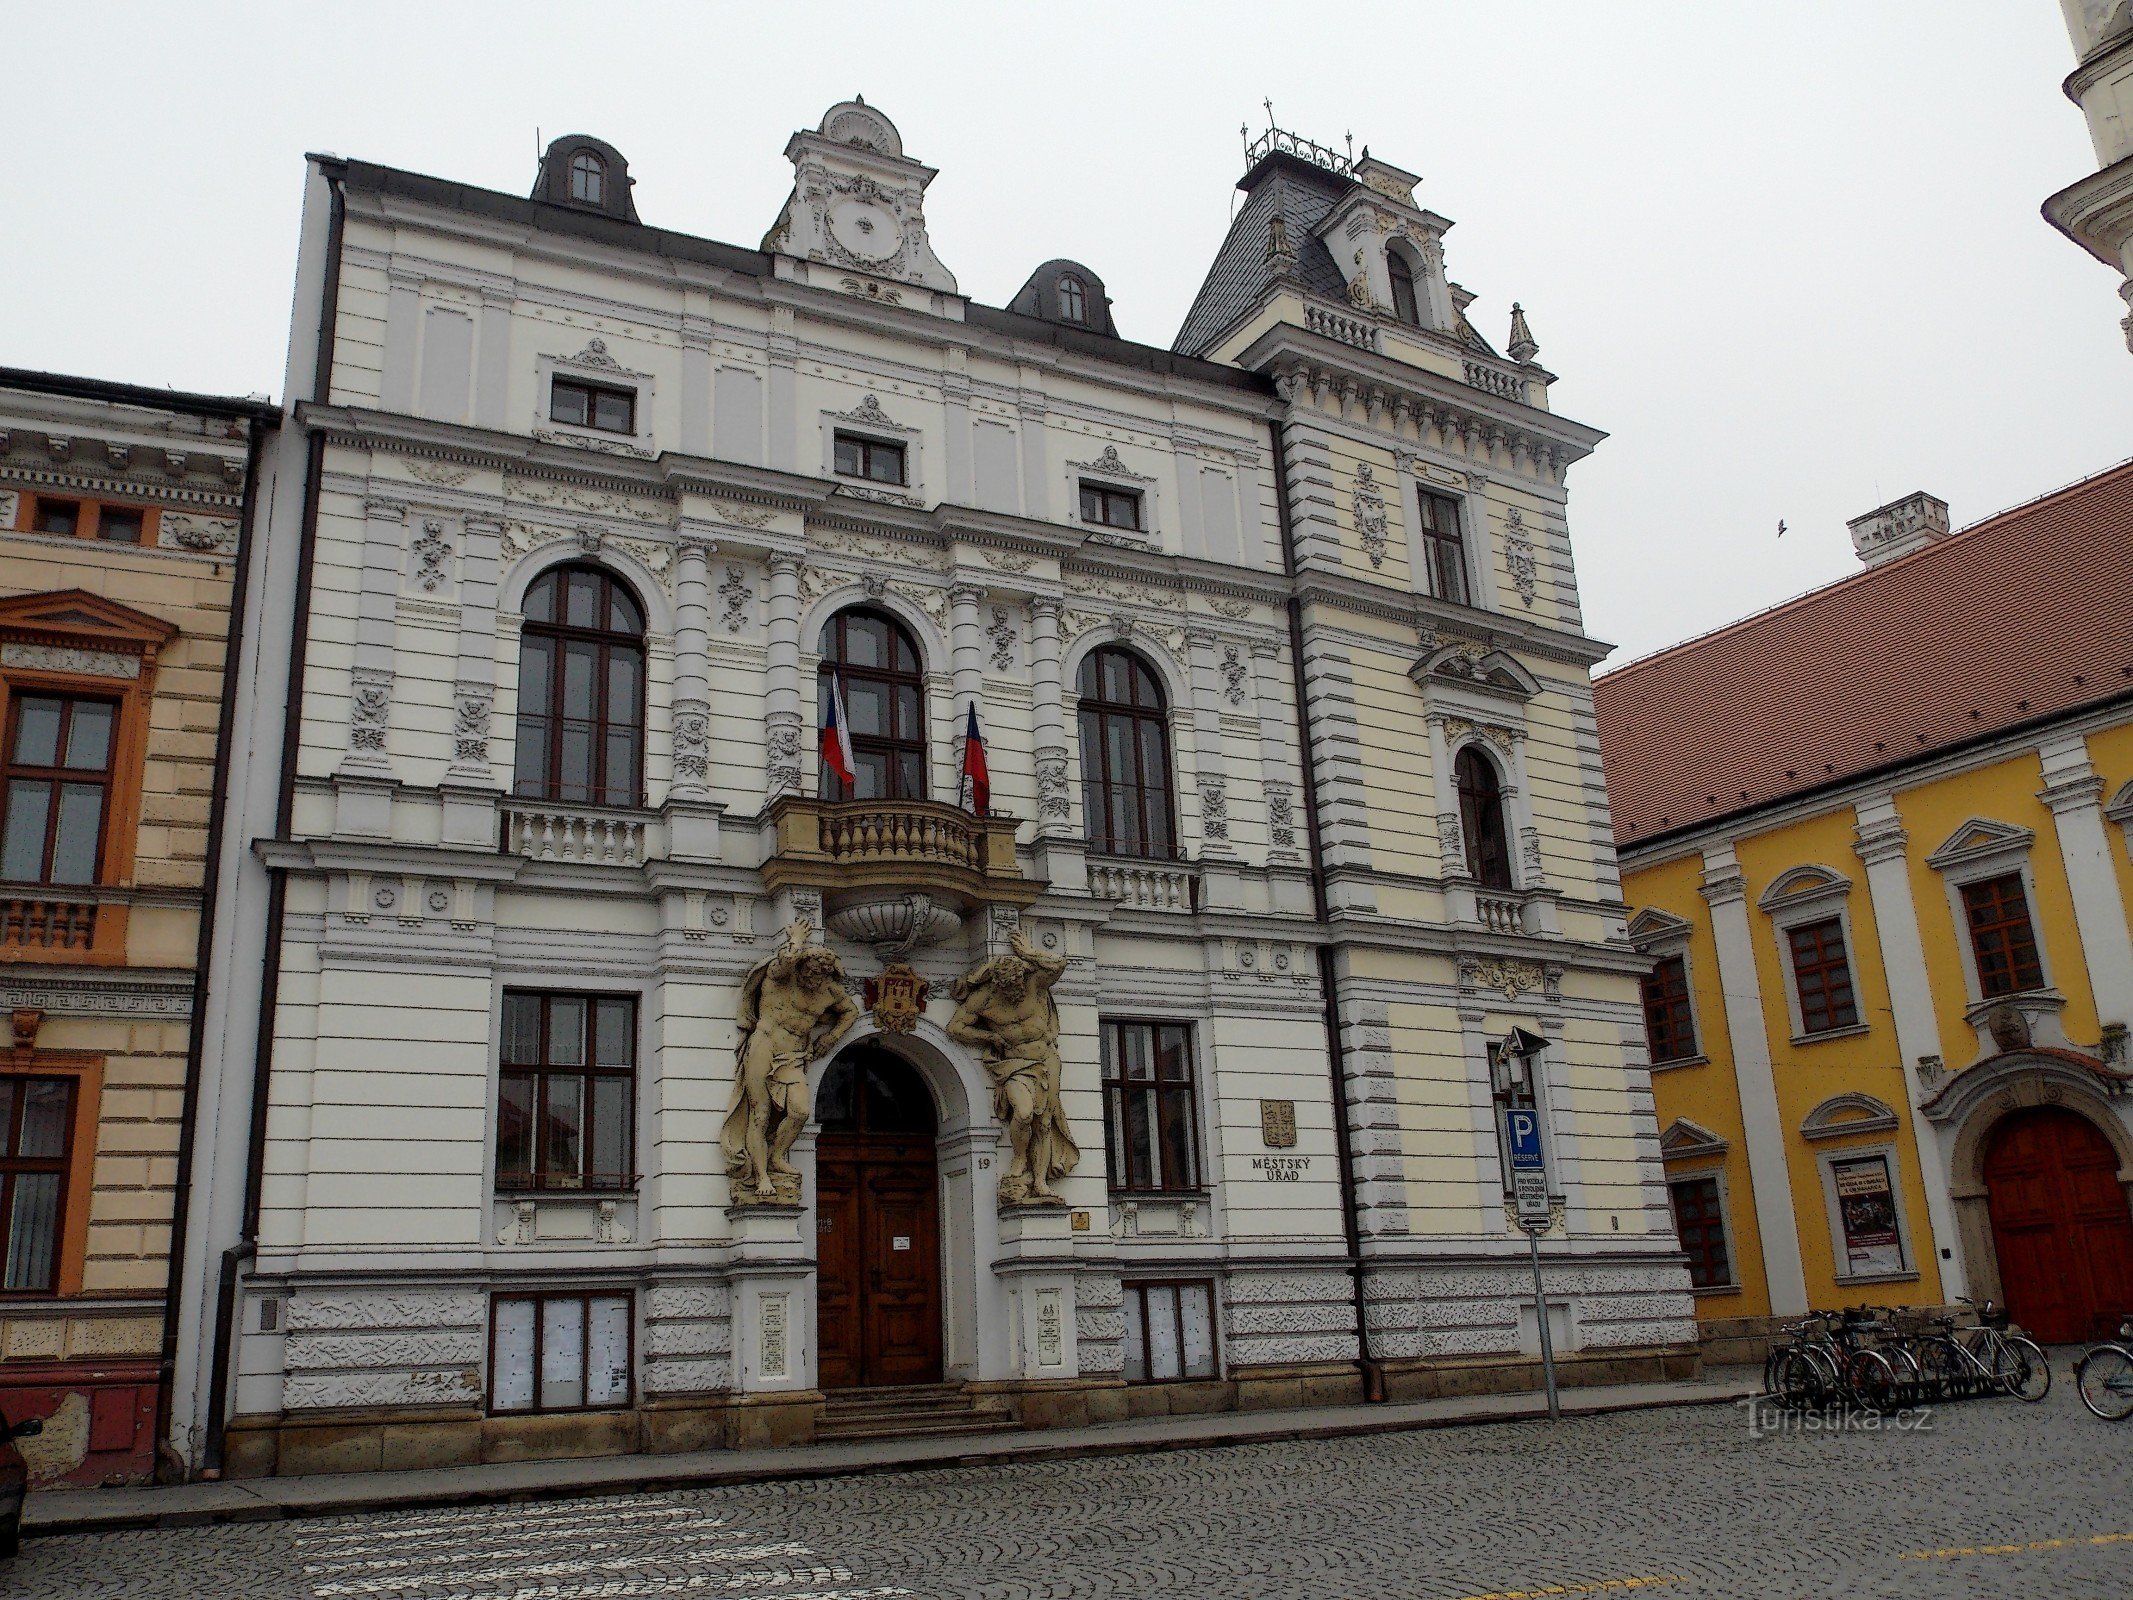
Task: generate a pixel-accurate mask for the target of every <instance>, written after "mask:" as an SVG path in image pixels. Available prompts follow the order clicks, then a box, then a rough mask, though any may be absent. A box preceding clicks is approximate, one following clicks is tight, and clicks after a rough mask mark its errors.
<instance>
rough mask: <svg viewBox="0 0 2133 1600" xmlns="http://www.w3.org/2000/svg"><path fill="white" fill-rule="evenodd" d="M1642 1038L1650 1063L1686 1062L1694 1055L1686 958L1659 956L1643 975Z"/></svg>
mask: <svg viewBox="0 0 2133 1600" xmlns="http://www.w3.org/2000/svg"><path fill="white" fill-rule="evenodd" d="M1644 1034H1645V1038H1646V1039H1647V1040H1648V1041H1649V1042H1650V1044H1651V1051H1652V1060H1653V1061H1655V1062H1659V1061H1686V1060H1688V1058H1689V1057H1691V1056H1693V1055H1695V1054H1696V1014H1695V1012H1694V1011H1692V1010H1691V1009H1690V1007H1689V963H1688V958H1687V957H1686V956H1661V957H1660V958H1659V964H1658V965H1657V966H1655V967H1653V968H1652V970H1651V971H1650V972H1647V973H1646V974H1645V975H1644Z"/></svg>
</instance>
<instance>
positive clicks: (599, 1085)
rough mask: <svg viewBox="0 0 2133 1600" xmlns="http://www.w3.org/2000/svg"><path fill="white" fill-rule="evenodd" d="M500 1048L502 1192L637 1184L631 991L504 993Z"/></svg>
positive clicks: (499, 1182) (498, 1151)
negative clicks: (633, 1147) (611, 992)
mask: <svg viewBox="0 0 2133 1600" xmlns="http://www.w3.org/2000/svg"><path fill="white" fill-rule="evenodd" d="M498 1054H499V1055H500V1057H501V1058H502V1070H501V1079H500V1082H499V1085H498V1094H497V1113H496V1187H497V1190H498V1192H500V1193H506V1194H509V1193H513V1192H516V1191H520V1190H526V1189H604V1190H617V1189H630V1188H634V1187H635V1186H636V1182H637V1176H636V1170H635V1167H634V1166H633V1164H632V1160H631V1146H632V1144H633V1142H634V1141H633V1140H632V1138H631V1128H632V1124H633V1121H634V1118H635V1115H636V1112H635V1102H636V1087H637V1002H636V1000H635V999H634V998H632V997H630V996H628V995H586V994H528V993H524V992H521V991H513V992H509V993H506V994H505V996H504V1037H503V1045H502V1048H501V1049H500V1051H499V1052H498Z"/></svg>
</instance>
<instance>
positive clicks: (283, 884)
mask: <svg viewBox="0 0 2133 1600" xmlns="http://www.w3.org/2000/svg"><path fill="white" fill-rule="evenodd" d="M326 181H327V182H328V183H329V184H330V185H331V186H332V189H333V209H332V212H331V214H330V216H329V218H328V220H327V225H326V278H325V283H324V286H323V288H322V291H321V293H320V295H319V328H318V357H317V364H316V366H315V367H314V369H313V373H312V379H311V397H312V398H316V399H321V400H323V399H326V398H328V397H329V396H330V394H331V389H330V387H329V385H330V384H331V382H332V377H333V334H334V322H335V319H336V317H337V315H338V312H339V307H340V298H341V234H342V231H343V228H344V226H345V224H346V221H347V198H346V196H345V195H344V194H343V192H342V189H341V179H340V174H339V173H338V172H337V171H334V170H331V169H328V171H327V173H326ZM295 409H296V406H295V403H294V401H293V400H292V402H291V404H290V411H291V413H292V414H293V413H294V411H295ZM325 462H326V436H325V435H324V434H323V433H313V434H312V435H311V437H310V439H309V441H308V449H307V451H306V456H305V466H304V510H303V520H302V522H301V524H300V526H299V528H298V542H297V554H296V611H295V617H294V620H293V622H292V623H291V625H290V634H289V682H288V688H287V692H286V693H285V694H284V696H283V699H282V744H281V792H280V795H279V796H278V797H277V800H276V804H275V817H274V837H275V838H277V839H285V838H287V837H288V836H289V827H290V819H291V818H292V817H293V815H294V814H295V810H296V757H297V744H298V739H299V736H300V734H301V733H302V729H303V699H304V665H305V661H306V658H307V656H308V653H309V648H308V647H309V644H310V637H309V635H310V627H311V571H312V563H313V558H314V556H315V553H316V551H317V547H318V502H319V480H320V478H321V477H322V475H323V473H324V470H325ZM267 871H268V882H267V944H266V949H265V951H264V952H263V953H262V957H261V962H260V988H259V1031H258V1037H257V1038H256V1039H254V1041H253V1044H252V1118H251V1129H250V1137H249V1140H248V1142H247V1146H246V1150H245V1172H244V1227H243V1231H242V1232H241V1233H240V1234H239V1236H238V1240H237V1243H235V1244H234V1245H232V1246H230V1248H229V1249H227V1250H225V1251H223V1252H222V1267H221V1273H220V1276H219V1279H218V1281H217V1283H216V1286H215V1342H214V1346H213V1354H212V1357H211V1360H212V1366H211V1367H210V1369H209V1380H208V1381H209V1388H208V1402H207V1439H206V1443H205V1446H204V1448H203V1449H202V1452H201V1469H202V1475H203V1476H215V1477H219V1476H221V1472H222V1451H223V1440H224V1434H225V1432H226V1429H227V1423H228V1411H229V1391H230V1360H231V1345H232V1343H233V1342H234V1340H235V1337H236V1320H237V1284H238V1276H239V1273H240V1272H241V1270H242V1268H243V1266H244V1264H245V1263H246V1262H248V1261H250V1260H251V1259H252V1258H253V1257H254V1256H255V1255H256V1254H257V1253H258V1250H259V1212H260V1190H261V1182H262V1179H263V1177H264V1174H265V1169H266V1152H267V1090H268V1087H269V1077H270V1071H271V1067H272V1062H273V1055H274V1026H275V1008H276V1004H277V1002H278V1001H279V999H280V989H281V946H282V919H283V912H284V909H285V907H286V904H287V901H288V892H289V888H288V877H287V874H286V873H285V872H284V871H283V870H282V869H281V868H279V867H269V868H268V869H267Z"/></svg>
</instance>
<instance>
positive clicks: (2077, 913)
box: [2037, 734, 2133, 1023]
mask: <svg viewBox="0 0 2133 1600" xmlns="http://www.w3.org/2000/svg"><path fill="white" fill-rule="evenodd" d="M2037 756H2038V759H2039V760H2040V762H2041V763H2042V765H2043V769H2044V787H2043V788H2042V789H2040V790H2038V791H2037V798H2038V799H2039V800H2042V801H2043V802H2044V803H2045V805H2046V806H2048V807H2049V808H2050V809H2051V814H2052V825H2053V830H2054V831H2055V832H2056V833H2057V834H2058V835H2059V856H2060V859H2061V860H2062V861H2064V862H2065V864H2066V881H2067V885H2068V887H2069V888H2070V889H2071V890H2072V892H2073V897H2074V926H2075V927H2076V928H2077V929H2078V930H2079V931H2080V934H2081V949H2082V954H2083V955H2084V956H2085V957H2086V958H2087V963H2088V971H2089V988H2090V990H2091V992H2092V993H2093V994H2094V995H2095V997H2096V1015H2097V1019H2098V1020H2099V1021H2101V1022H2105V1023H2111V1022H2117V1023H2125V1022H2128V1021H2133V935H2129V934H2128V932H2127V929H2126V910H2125V905H2124V903H2123V902H2122V901H2121V900H2120V899H2119V895H2118V873H2117V869H2116V868H2115V867H2114V866H2113V865H2112V863H2111V841H2110V835H2109V832H2108V831H2107V830H2106V829H2105V827H2104V824H2103V778H2102V776H2101V774H2099V773H2098V772H2097V771H2096V769H2095V767H2094V766H2093V765H2091V764H2090V762H2089V751H2088V741H2087V739H2085V738H2084V737H2082V736H2081V735H2080V734H2069V735H2068V736H2066V737H2065V738H2063V739H2055V740H2053V741H2052V742H2050V743H2048V744H2045V745H2042V746H2040V747H2039V748H2038V751H2037Z"/></svg>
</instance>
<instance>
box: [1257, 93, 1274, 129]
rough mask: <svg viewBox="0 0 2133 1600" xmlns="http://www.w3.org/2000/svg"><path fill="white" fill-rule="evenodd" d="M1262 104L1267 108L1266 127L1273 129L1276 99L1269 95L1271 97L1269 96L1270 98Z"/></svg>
mask: <svg viewBox="0 0 2133 1600" xmlns="http://www.w3.org/2000/svg"><path fill="white" fill-rule="evenodd" d="M1260 104H1262V105H1264V106H1265V107H1266V125H1267V126H1268V127H1269V128H1271V127H1273V126H1274V98H1273V96H1272V95H1269V96H1268V97H1267V98H1266V99H1265V100H1263V101H1261V102H1260Z"/></svg>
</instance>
